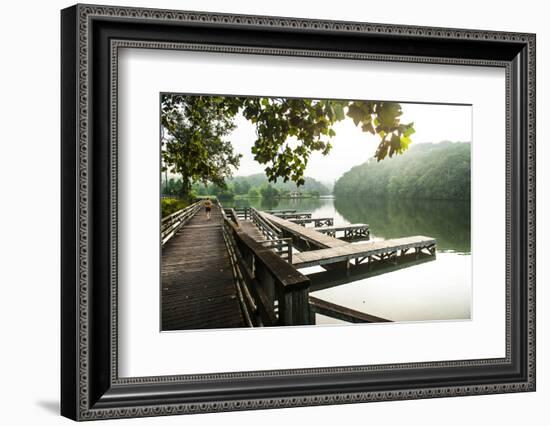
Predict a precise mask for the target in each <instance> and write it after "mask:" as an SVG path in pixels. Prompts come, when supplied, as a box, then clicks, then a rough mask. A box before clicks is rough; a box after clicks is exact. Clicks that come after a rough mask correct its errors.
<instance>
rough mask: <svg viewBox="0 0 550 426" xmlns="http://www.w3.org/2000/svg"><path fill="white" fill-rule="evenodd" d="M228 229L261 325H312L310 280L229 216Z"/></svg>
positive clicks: (226, 227)
mask: <svg viewBox="0 0 550 426" xmlns="http://www.w3.org/2000/svg"><path fill="white" fill-rule="evenodd" d="M224 230H225V232H226V233H227V235H228V238H227V241H228V242H229V244H231V246H232V249H234V251H235V253H236V256H237V258H238V266H239V270H240V273H241V275H242V276H243V278H244V279H243V281H244V284H245V285H246V286H247V290H248V291H249V293H250V294H251V295H252V296H253V298H254V304H255V306H256V307H257V309H258V311H257V312H254V313H253V314H254V315H256V317H257V318H258V320H259V321H258V322H261V323H263V324H264V325H269V324H267V323H266V321H268V322H270V321H276V324H277V325H304V324H309V320H310V315H309V301H308V296H309V278H308V277H307V276H305V275H303V274H302V273H300V272H299V271H298V270H296V269H295V268H294V267H293V266H292V265H291V264H290V263H288V262H287V261H285V260H283V259H282V258H281V257H280V256H278V255H277V254H276V253H275V252H274V251H273V250H272V249H271V248H269V247H264V246H263V245H262V244H261V243H259V242H257V241H255V240H254V239H253V238H251V237H250V236H249V235H247V234H246V233H245V232H244V231H242V230H241V229H240V228H239V227H238V226H237V225H236V224H235V223H233V222H232V221H231V220H230V219H229V218H228V217H227V216H225V217H224ZM275 302H277V303H275ZM270 318H271V320H270ZM275 318H276V320H275ZM270 325H275V324H270Z"/></svg>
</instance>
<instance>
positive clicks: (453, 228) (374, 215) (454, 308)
mask: <svg viewBox="0 0 550 426" xmlns="http://www.w3.org/2000/svg"><path fill="white" fill-rule="evenodd" d="M223 205H224V206H227V207H230V206H235V207H246V206H253V207H256V208H259V209H263V210H268V209H296V210H297V211H307V212H312V214H313V217H333V218H334V225H336V226H337V225H347V224H350V223H367V224H369V226H370V232H371V240H379V239H389V238H398V237H406V236H412V235H425V236H429V237H434V238H436V239H437V256H436V260H434V261H431V262H427V263H422V264H419V265H414V266H411V267H409V268H405V269H401V270H398V271H393V272H389V273H386V274H383V275H379V276H375V277H371V278H367V279H364V280H360V281H355V282H353V283H349V284H344V285H340V286H337V287H333V288H329V289H326V290H321V291H316V292H313V293H312V295H314V296H316V297H318V298H321V299H323V300H327V301H329V302H332V303H337V304H339V305H343V306H346V307H349V308H352V309H356V310H358V311H362V312H366V313H369V314H372V315H376V316H380V317H383V318H388V319H390V320H393V321H435V320H461V319H470V309H471V285H472V281H471V272H472V265H471V253H470V203H469V202H467V201H466V202H462V201H439V200H437V201H434V200H422V201H415V200H400V199H391V200H375V201H374V200H373V201H368V200H364V199H361V200H359V199H353V198H339V199H333V198H320V199H293V200H292V199H288V200H273V201H268V202H266V201H264V200H260V199H257V200H235V201H233V202H224V203H223ZM319 270H322V269H321V268H320V267H317V268H308V269H306V270H302V272H304V273H311V272H316V271H319ZM316 321H317V324H336V323H340V321H338V320H335V319H332V318H328V317H324V316H322V315H317V319H316Z"/></svg>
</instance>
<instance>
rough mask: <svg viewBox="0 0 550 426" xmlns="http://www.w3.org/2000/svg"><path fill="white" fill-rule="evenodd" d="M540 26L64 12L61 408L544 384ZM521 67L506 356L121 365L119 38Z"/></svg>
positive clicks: (74, 411) (213, 404) (182, 407)
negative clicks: (539, 253) (167, 370)
mask: <svg viewBox="0 0 550 426" xmlns="http://www.w3.org/2000/svg"><path fill="white" fill-rule="evenodd" d="M535 40H536V38H535V35H534V34H523V33H509V32H493V31H479V30H464V29H449V28H430V27H414V26H402V25H385V24H369V23H358V22H335V21H319V20H307V19H294V18H281V17H266V16H243V15H229V14H214V13H203V12H184V11H172V10H156V9H141V8H128V7H106V6H95V5H76V6H73V7H70V8H67V9H64V10H63V11H62V12H61V52H62V74H61V81H62V92H61V100H62V119H61V135H62V140H61V162H62V176H61V179H62V181H61V191H62V209H61V211H62V216H61V222H62V234H61V241H62V253H61V255H62V280H61V281H62V282H61V309H62V310H61V320H62V327H61V337H62V342H61V343H62V348H61V349H62V350H61V355H62V357H61V367H62V368H61V369H62V374H61V385H62V388H61V413H62V415H64V416H66V417H69V418H71V419H74V420H92V419H106V418H122V417H141V416H160V415H170V414H186V413H204V412H216V411H230V410H248V409H262V408H276V407H292V406H308V405H323V404H344V403H354V402H368V401H383V400H401V399H415V398H437V397H446V396H464V395H478V394H490V393H504V392H522V391H534V390H535ZM122 47H132V48H137V49H139V48H145V49H165V50H170V49H175V50H181V49H184V50H196V51H209V52H225V53H239V54H247V53H254V54H261V55H282V56H287V55H296V56H300V57H316V58H333V59H334V58H336V59H353V60H374V61H377V60H378V61H382V60H383V61H390V62H404V63H426V64H452V65H463V66H472V65H477V66H489V67H499V68H503V69H504V70H505V72H506V96H505V97H506V177H503V180H504V179H506V206H507V209H506V229H505V230H503V232H505V233H506V244H507V246H506V342H505V346H506V351H505V352H506V356H505V357H503V358H490V359H489V358H484V359H471V360H470V359H468V360H457V361H438V362H420V363H405V364H379V365H364V366H337V367H336V366H327V367H324V368H307V369H285V370H267V371H248V372H239V373H235V372H227V373H224V372H220V373H212V374H194V375H171V376H155V377H130V378H128V377H123V378H121V377H119V374H118V362H119V360H118V326H117V324H118V322H117V306H118V305H117V304H118V298H117V259H118V254H119V253H118V251H117V248H118V245H117V229H118V224H117V202H118V187H117V161H118V153H117V117H118V112H119V111H118V110H117V88H118V84H119V78H120V77H119V76H118V75H117V58H118V56H117V55H118V49H120V48H122Z"/></svg>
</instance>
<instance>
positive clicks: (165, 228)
mask: <svg viewBox="0 0 550 426" xmlns="http://www.w3.org/2000/svg"><path fill="white" fill-rule="evenodd" d="M200 207H201V202H200V201H197V202H196V203H193V204H191V205H190V206H187V207H185V208H184V209H181V210H178V211H177V212H174V213H172V214H171V215H169V216H166V217H164V218H162V220H161V224H160V235H161V241H162V245H164V244H166V243H167V242H168V241H169V240H170V238H172V237H173V236H174V235H176V233H177V232H178V231H179V230H180V228H181V227H182V226H183V225H185V224H186V223H187V221H188V220H189V219H191V218H192V217H193V216H194V215H195V213H196V212H197V211H198V210H199V209H200Z"/></svg>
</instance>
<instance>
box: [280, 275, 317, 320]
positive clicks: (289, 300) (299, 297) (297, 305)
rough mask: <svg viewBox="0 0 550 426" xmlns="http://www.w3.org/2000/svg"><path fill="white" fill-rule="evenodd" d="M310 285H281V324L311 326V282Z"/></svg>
mask: <svg viewBox="0 0 550 426" xmlns="http://www.w3.org/2000/svg"><path fill="white" fill-rule="evenodd" d="M307 284H308V285H302V284H299V285H288V286H284V285H281V286H280V288H279V295H278V300H279V324H280V325H309V324H310V323H311V316H310V312H309V280H307Z"/></svg>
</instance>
